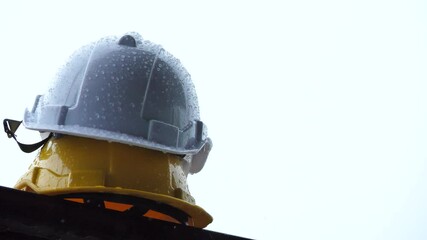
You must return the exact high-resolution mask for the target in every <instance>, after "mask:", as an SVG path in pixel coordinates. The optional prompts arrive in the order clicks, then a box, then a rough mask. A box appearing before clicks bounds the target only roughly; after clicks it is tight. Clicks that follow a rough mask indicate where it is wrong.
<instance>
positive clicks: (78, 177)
mask: <svg viewBox="0 0 427 240" xmlns="http://www.w3.org/2000/svg"><path fill="white" fill-rule="evenodd" d="M189 172H190V164H189V162H188V161H185V160H183V159H182V156H179V155H175V154H170V153H163V152H160V151H155V150H151V149H147V148H141V147H136V146H130V145H127V144H122V143H116V142H108V141H103V140H96V139H90V138H83V137H77V136H70V135H61V136H60V137H51V138H50V139H49V140H48V141H47V143H46V144H45V145H44V146H43V147H42V149H41V150H40V152H39V154H38V155H37V157H36V159H35V160H34V162H33V164H32V165H31V166H30V168H29V170H28V172H27V173H26V174H24V176H23V177H22V178H21V179H19V181H18V183H17V184H16V186H15V188H17V189H22V190H26V191H34V192H36V193H40V194H46V195H59V196H64V198H68V199H69V200H74V201H78V200H77V199H78V198H79V196H83V197H82V198H84V196H85V194H88V193H92V194H93V193H97V195H98V196H102V194H113V195H114V196H116V198H115V199H117V196H124V198H123V199H125V198H126V197H134V198H135V199H141V200H144V199H147V200H149V201H151V202H154V203H156V204H165V205H166V206H170V207H171V208H174V209H177V210H178V211H182V213H184V214H185V215H186V216H188V219H187V221H186V222H185V223H186V224H188V225H192V226H195V227H200V228H203V227H205V226H207V225H208V224H209V223H211V222H212V217H211V216H210V215H209V214H208V213H207V212H206V211H205V210H203V209H202V208H201V207H199V206H197V205H195V201H194V198H193V197H192V196H191V195H190V192H189V189H188V186H187V175H188V173H189ZM135 199H134V200H135ZM106 200H108V201H106V205H105V207H107V208H108V206H107V205H108V204H110V206H112V207H110V208H112V209H115V210H127V209H129V207H130V206H131V205H135V204H137V202H138V200H135V202H132V201H127V202H124V203H123V202H122V203H121V202H120V201H114V200H111V201H109V199H108V198H106ZM114 204H115V205H114ZM126 205H128V207H126ZM148 208H150V207H148ZM151 210H153V209H151ZM154 210H156V209H154ZM153 212H154V213H153ZM156 212H157V213H158V214H157V215H159V214H160V215H166V216H165V217H163V218H162V217H156V218H160V219H163V220H169V219H168V217H172V218H174V215H173V214H169V212H168V210H167V209H166V211H163V212H162V211H161V210H160V211H151V215H150V214H147V215H146V216H149V217H151V216H154V215H156V214H155V213H156ZM154 217H155V216H154ZM175 220H176V218H175Z"/></svg>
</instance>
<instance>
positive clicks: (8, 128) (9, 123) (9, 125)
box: [3, 119, 52, 153]
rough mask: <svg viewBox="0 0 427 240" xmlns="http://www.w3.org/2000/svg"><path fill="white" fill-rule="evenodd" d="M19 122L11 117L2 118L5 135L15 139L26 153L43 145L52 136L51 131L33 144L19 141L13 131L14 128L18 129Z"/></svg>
mask: <svg viewBox="0 0 427 240" xmlns="http://www.w3.org/2000/svg"><path fill="white" fill-rule="evenodd" d="M21 123H22V121H16V120H12V119H4V120H3V127H4V131H5V132H6V134H7V137H9V138H13V139H15V141H16V143H18V145H19V148H20V149H21V150H22V151H23V152H26V153H30V152H34V151H35V150H37V149H38V148H39V147H41V146H43V145H44V144H45V143H46V142H47V141H48V140H49V138H50V137H51V136H52V133H50V134H49V136H48V137H47V138H45V139H43V140H41V141H40V142H37V143H34V144H23V143H20V142H19V141H18V140H17V139H16V135H15V132H16V130H18V127H19V125H21Z"/></svg>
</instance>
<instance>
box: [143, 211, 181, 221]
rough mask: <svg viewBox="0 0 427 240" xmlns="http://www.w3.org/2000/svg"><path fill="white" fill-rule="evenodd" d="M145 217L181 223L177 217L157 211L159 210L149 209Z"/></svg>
mask: <svg viewBox="0 0 427 240" xmlns="http://www.w3.org/2000/svg"><path fill="white" fill-rule="evenodd" d="M144 217H149V218H155V219H159V220H163V221H168V222H173V223H179V222H178V221H177V220H176V219H175V218H173V217H171V216H168V215H166V214H163V213H160V212H157V211H153V210H148V211H147V212H146V213H145V214H144Z"/></svg>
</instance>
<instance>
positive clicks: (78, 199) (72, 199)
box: [64, 198, 84, 203]
mask: <svg viewBox="0 0 427 240" xmlns="http://www.w3.org/2000/svg"><path fill="white" fill-rule="evenodd" d="M64 199H65V200H67V201H71V202H76V203H84V201H83V198H64Z"/></svg>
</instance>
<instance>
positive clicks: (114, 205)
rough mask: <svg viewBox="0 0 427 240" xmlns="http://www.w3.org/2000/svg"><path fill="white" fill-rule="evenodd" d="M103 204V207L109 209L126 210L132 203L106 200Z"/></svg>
mask: <svg viewBox="0 0 427 240" xmlns="http://www.w3.org/2000/svg"><path fill="white" fill-rule="evenodd" d="M104 204H105V208H108V209H111V210H116V211H120V212H123V211H126V210H128V209H129V208H131V207H132V205H130V204H125V203H117V202H108V201H104Z"/></svg>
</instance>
